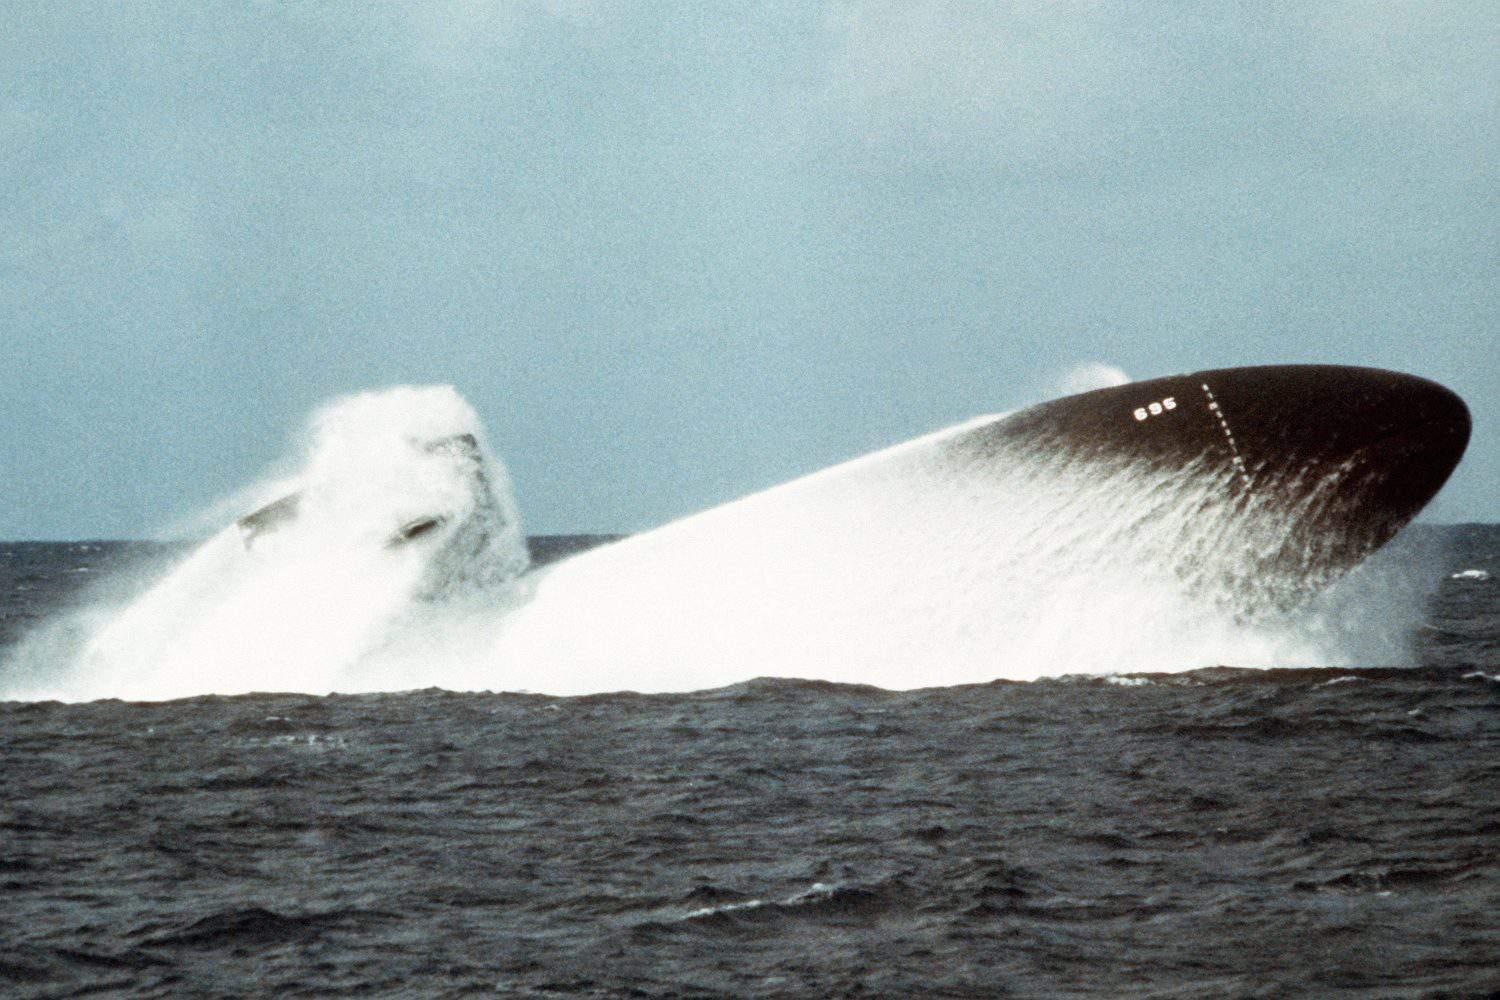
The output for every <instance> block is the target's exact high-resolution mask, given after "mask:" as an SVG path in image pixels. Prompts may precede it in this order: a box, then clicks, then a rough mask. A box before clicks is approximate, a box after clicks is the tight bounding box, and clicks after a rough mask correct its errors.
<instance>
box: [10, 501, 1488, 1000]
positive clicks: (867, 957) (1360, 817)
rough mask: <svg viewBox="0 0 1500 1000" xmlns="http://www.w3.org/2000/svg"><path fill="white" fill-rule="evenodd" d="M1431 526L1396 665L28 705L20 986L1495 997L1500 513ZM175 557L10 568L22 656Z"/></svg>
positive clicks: (19, 765)
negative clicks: (85, 601)
mask: <svg viewBox="0 0 1500 1000" xmlns="http://www.w3.org/2000/svg"><path fill="white" fill-rule="evenodd" d="M1426 530H1427V531H1428V532H1429V533H1433V532H1441V534H1442V536H1443V540H1444V541H1446V542H1447V543H1448V544H1449V546H1450V555H1449V557H1448V563H1447V565H1446V566H1445V567H1443V568H1442V570H1441V572H1440V573H1439V574H1438V577H1437V579H1436V580H1435V583H1436V584H1437V592H1436V594H1435V596H1434V597H1433V599H1432V602H1431V605H1430V608H1429V610H1428V614H1427V620H1426V622H1425V623H1424V624H1423V625H1422V627H1421V629H1420V631H1419V633H1418V634H1417V635H1416V636H1415V640H1414V641H1415V652H1414V654H1413V655H1412V657H1411V662H1410V663H1404V664H1379V665H1371V666H1370V667H1368V668H1360V669H1327V670H1295V671H1266V672H1259V671H1241V670H1227V669H1210V670H1202V671H1197V672H1194V673H1190V674H1178V675H1155V676H1143V677H1141V678H1138V680H1139V683H1121V682H1120V681H1119V680H1118V679H1116V680H1114V681H1109V680H1102V679H1065V680H1058V681H1039V682H1035V683H1029V684H1014V683H997V684H993V685H984V686H971V687H962V688H948V689H937V690H929V691H918V692H906V693H890V692H884V691H880V690H875V689H871V688H862V687H851V686H839V685H831V684H823V683H814V682H803V681H786V680H779V681H777V680H763V681H754V682H750V683H747V684H742V685H737V686H734V687H730V688H725V689H720V690H715V691H709V692H704V693H699V694H691V695H656V696H642V695H629V694H624V695H601V696H593V697H585V698H571V699H567V698H547V697H541V696H533V695H504V694H454V693H450V692H445V691H440V690H427V691H416V692H411V693H406V694H395V695H391V694H382V695H357V696H356V695H346V696H333V697H326V698H325V697H311V696H306V695H271V694H268V695H250V696H244V697H235V698H221V697H204V698H193V699H187V700H183V701H177V702H167V703H155V704H130V703H122V702H118V701H100V702H93V703H89V704H78V705H65V704H58V703H34V704H31V703H16V702H10V703H0V788H3V791H4V794H3V796H0V993H3V994H5V995H14V996H59V997H61V996H76V995H81V994H90V995H137V996H238V995H268V996H328V995H345V994H359V995H377V996H446V995H465V994H479V995H493V994H498V995H509V996H533V997H559V996H596V997H613V996H636V997H677V996H686V997H719V996H726V997H728V996H735V997H737V996H798V997H801V996H807V997H824V996H860V997H862V996H911V995H919V996H949V997H991V996H1101V997H1108V996H1121V995H1128V996H1156V997H1217V996H1255V997H1281V996H1319V997H1322V996H1359V997H1365V996H1378V997H1408V996H1412V997H1418V996H1421V997H1427V996H1434V997H1435V996H1452V997H1470V996H1491V995H1496V994H1497V991H1500V918H1497V916H1496V914H1497V913H1500V527H1495V526H1466V527H1460V528H1449V529H1431V528H1429V529H1426ZM545 544H550V545H553V546H555V545H559V544H566V542H558V541H556V540H554V541H552V542H551V543H545ZM151 555H152V550H149V549H146V548H142V547H139V546H136V547H131V546H120V545H118V544H107V543H92V544H91V545H86V544H81V543H80V544H50V545H47V544H9V545H0V595H3V596H0V643H4V642H8V641H14V640H15V639H16V638H17V637H18V636H19V635H20V634H21V633H22V632H23V631H24V630H25V629H26V628H27V627H29V625H30V624H33V623H34V622H36V621H37V620H39V619H40V618H42V617H44V616H45V615H46V614H47V612H48V611H49V609H51V608H54V607H56V606H58V605H59V604H60V603H64V602H66V600H67V598H68V596H69V595H70V594H72V593H73V592H75V591H76V590H77V588H78V586H79V585H80V581H82V580H86V579H89V578H90V577H91V576H93V575H97V574H98V572H99V571H100V568H101V567H102V566H104V565H106V564H108V563H110V562H119V561H121V560H135V559H141V558H149V557H150V556H151ZM1468 568H1475V569H1484V570H1488V571H1489V572H1491V573H1492V574H1493V578H1491V579H1488V580H1485V579H1450V578H1449V574H1450V573H1451V572H1454V571H1456V570H1459V569H1468ZM80 569H83V570H85V572H79V570H80ZM0 655H3V654H0ZM1108 669H1109V666H1108V664H1100V670H1101V671H1107V670H1108ZM766 672H767V673H768V674H772V673H774V672H775V664H767V665H766Z"/></svg>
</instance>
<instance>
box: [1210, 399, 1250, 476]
mask: <svg viewBox="0 0 1500 1000" xmlns="http://www.w3.org/2000/svg"><path fill="white" fill-rule="evenodd" d="M1202 385H1203V395H1205V396H1207V397H1208V409H1209V412H1211V413H1212V414H1213V415H1214V416H1215V417H1217V418H1218V420H1219V430H1221V431H1223V432H1224V440H1226V441H1228V442H1229V461H1230V464H1231V465H1233V466H1234V471H1235V472H1238V473H1239V474H1240V482H1242V483H1244V484H1245V488H1246V489H1249V488H1250V472H1249V470H1248V469H1246V468H1245V460H1244V458H1242V457H1241V456H1240V446H1239V445H1238V444H1236V443H1235V440H1234V431H1232V430H1230V429H1229V421H1228V420H1227V419H1226V418H1225V417H1224V409H1223V407H1221V406H1219V401H1218V400H1217V399H1214V391H1213V390H1212V389H1210V388H1209V387H1208V383H1207V382H1204V383H1202Z"/></svg>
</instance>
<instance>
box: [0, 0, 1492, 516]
mask: <svg viewBox="0 0 1500 1000" xmlns="http://www.w3.org/2000/svg"><path fill="white" fill-rule="evenodd" d="M3 19H4V30H0V171H3V173H0V343H3V345H4V346H5V348H6V350H5V357H6V358H7V359H8V361H9V363H8V364H5V365H3V366H0V417H3V422H0V475H3V484H4V485H3V492H0V538H11V539H19V538H59V539H62V538H121V537H152V536H156V535H159V534H161V533H162V532H164V531H167V530H169V526H171V525H174V524H180V523H182V521H183V520H184V518H189V517H191V516H192V515H193V513H194V512H195V511H200V510H202V509H204V508H206V507H208V506H209V505H211V504H212V503H213V502H214V501H215V500H216V499H218V498H221V497H223V496H225V495H226V494H229V493H231V492H233V491H234V490H235V489H236V488H237V487H240V486H242V485H244V484H245V483H247V482H249V481H251V480H253V479H255V478H257V477H258V476H259V475H260V474H261V472H262V471H263V470H264V469H265V468H266V467H267V466H269V465H272V464H273V463H274V462H276V461H277V459H278V457H279V456H282V455H284V454H285V453H286V452H287V450H288V448H289V447H290V446H291V443H292V442H293V441H294V440H295V435H296V432H297V429H298V428H299V427H300V426H301V425H302V424H303V422H304V420H305V419H306V418H307V416H308V414H309V413H311V412H312V411H314V410H316V409H317V408H318V407H319V406H321V405H323V404H324V403H326V402H328V401H329V400H331V399H333V398H335V397H338V396H340V395H344V394H348V393H353V392H358V391H362V390H366V389H374V388H381V387H386V386H391V385H398V384H409V383H410V384H422V383H451V384H453V385H455V386H456V387H457V388H458V389H459V391H460V392H462V393H463V394H464V396H465V397H466V398H467V399H468V400H469V401H470V402H471V403H472V404H473V406H474V407H475V409H476V410H477V411H478V412H479V414H480V416H481V417H482V419H483V420H484V422H485V424H486V426H487V428H488V431H489V435H490V438H491V441H492V443H493V445H494V447H495V450H496V451H497V452H498V453H499V454H500V455H501V456H502V457H503V459H504V460H505V461H506V463H507V464H508V465H509V467H510V469H511V472H512V475H513V477H514V479H515V482H516V487H517V493H518V496H519V501H520V504H521V510H522V514H523V517H524V518H525V524H526V527H527V529H528V530H529V531H531V532H533V533H544V532H573V531H633V530H639V529H642V528H646V527H650V526H652V525H655V524H659V523H662V522H664V521H666V520H669V519H671V518H674V517H677V516H681V515H685V514H688V513H691V512H693V511H696V510H700V509H702V508H705V507H708V506H711V505H713V504H716V503H719V502H723V501H726V500H729V499H732V498H734V497H737V496H740V495H743V494H745V493H748V492H751V491H754V490H757V489H761V488H764V487H767V486H770V485H773V484H775V483H777V482H781V481H784V480H786V479H789V478H792V477H794V476H796V475H799V474H802V473H806V472H810V471H814V470H816V469H818V468H821V467H823V466H826V465H829V464H831V463H833V462H836V461H839V460H842V459H845V458H849V457H853V456H855V455H858V454H861V453H864V452H867V451H870V450H873V449H875V448H878V447H882V446H884V445H887V444H892V443H895V442H898V441H901V440H904V439H906V438H910V437H913V436H916V435H918V434H921V433H925V432H927V431H930V430H933V429H936V428H938V427H941V426H945V425H948V424H952V423H955V422H957V421H960V420H963V419H965V418H968V417H971V416H974V415H976V414H981V413H990V412H995V411H1000V410H1006V409H1011V408H1014V407H1017V406H1021V405H1025V404H1027V403H1031V402H1036V401H1039V400H1041V399H1045V398H1048V397H1049V396H1052V395H1056V394H1059V393H1061V392H1063V391H1066V389H1067V387H1069V386H1070V385H1073V384H1074V383H1076V381H1077V378H1078V376H1077V372H1078V370H1079V369H1080V368H1085V369H1087V368H1088V366H1114V367H1117V368H1119V369H1122V370H1124V371H1125V372H1128V373H1129V374H1130V375H1131V376H1133V377H1136V378H1147V377H1155V376H1160V375H1169V374H1174V373H1178V372H1185V371H1193V370H1197V369H1202V368H1217V367H1228V366H1233V365H1248V364H1269V363H1285V362H1328V363H1343V364H1356V365H1372V366H1376V367H1382V368H1392V369H1397V370H1402V371H1408V372H1412V373H1414V374H1419V375H1423V376H1426V377H1429V378H1432V379H1435V380H1437V381H1439V382H1442V383H1444V384H1445V385H1448V386H1449V387H1450V388H1452V389H1454V390H1455V391H1457V392H1458V393H1459V394H1460V395H1461V396H1463V397H1464V398H1465V399H1466V400H1467V402H1468V404H1469V406H1470V409H1471V411H1472V412H1473V415H1474V437H1473V440H1472V442H1471V444H1470V448H1469V453H1468V456H1467V458H1466V459H1465V462H1464V464H1463V465H1462V466H1461V467H1460V469H1459V471H1458V472H1457V473H1456V474H1455V476H1454V478H1453V480H1452V481H1451V482H1450V484H1449V486H1448V488H1447V489H1446V490H1445V491H1444V493H1443V494H1442V495H1441V496H1440V497H1439V498H1438V500H1437V501H1436V502H1435V503H1434V504H1433V506H1432V507H1431V508H1429V512H1428V515H1427V517H1428V519H1429V520H1436V521H1450V522H1451V521H1476V520H1477V521H1492V522H1494V521H1500V491H1497V489H1496V485H1497V483H1500V334H1497V291H1496V289H1497V287H1500V281H1497V277H1500V274H1497V263H1500V261H1497V247H1500V241H1497V233H1500V228H1497V214H1500V213H1497V197H1496V194H1497V190H1500V187H1497V184H1496V153H1497V119H1500V114H1497V102H1500V80H1497V73H1500V58H1497V56H1496V53H1497V52H1500V5H1496V4H1495V3H1493V2H1491V0H1480V2H1474V3H1464V2H1444V3H1424V2H1418V0H1412V2H1406V3H1387V4H1374V3H1322V2H1314V0H1309V2H1299V3H1270V2H1267V3H1250V4H1191V5H1189V4H1176V3H1154V4H1153V3H1124V2H1121V3H1084V2H1072V3H1060V4H1040V3H1028V2H1019V3H1005V4H999V3H996V4H978V3H972V4H969V3H963V4H960V3H930V4H923V3H915V2H909V3H889V4H887V3H866V4H827V5H819V4H814V3H805V2H802V3H789V4H784V5H781V4H774V3H767V4H755V5H750V4H738V3H735V4H731V3H723V4H718V3H714V4H703V3H687V4H682V5H680V6H673V5H669V4H665V3H653V4H649V5H647V4H636V3H602V2H600V3H594V2H588V0H570V2H564V0H548V2H515V3H506V4H496V5H480V4H441V3H436V2H424V3H412V4H384V5H363V4H353V3H348V4H337V3H334V4H309V3H243V4H227V5H218V4H210V3H203V2H191V3H189V2H183V3H177V4H172V3H141V4H103V5H90V4H87V3H70V4H15V5H10V6H8V7H6V8H5V10H4V12H3Z"/></svg>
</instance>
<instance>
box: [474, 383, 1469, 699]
mask: <svg viewBox="0 0 1500 1000" xmlns="http://www.w3.org/2000/svg"><path fill="white" fill-rule="evenodd" d="M1468 434H1469V417H1468V413H1467V411H1466V409H1465V408H1464V405H1463V403H1462V402H1461V401H1459V400H1458V398H1457V397H1456V396H1454V395H1453V394H1452V393H1451V392H1449V391H1448V390H1446V389H1444V388H1442V387H1440V386H1437V385H1435V384H1433V383H1431V382H1428V381H1425V380H1423V379H1418V378H1413V377H1411V376H1406V375H1400V374H1396V373H1393V372H1384V371H1376V370H1371V369H1363V368H1348V367H1337V366H1314V365H1308V366H1275V367H1263V368H1238V369H1225V370H1216V371H1204V372H1195V373H1192V374H1189V375H1180V376H1173V377H1170V378H1162V379H1154V380H1150V381H1145V382H1137V383H1132V384H1129V385H1124V386H1118V387H1112V388H1108V389H1101V390H1097V391H1094V392H1088V393H1082V394H1079V395H1076V396H1070V397H1067V398H1063V399H1058V400H1053V401H1050V402H1046V403H1042V404H1040V405H1038V406H1034V407H1031V408H1029V409H1025V410H1022V411H1018V412H1015V413H1012V414H1008V415H997V416H990V417H981V418H978V419H976V420H973V421H970V422H969V423H966V424H963V425H960V426H957V427H953V428H949V429H947V430H945V431H940V432H938V433H936V434H932V435H929V436H927V437H924V438H919V439H917V440H915V441H911V442H908V443H906V444H903V445H898V446H896V447H894V448H890V449H887V450H885V451H882V452H877V453H875V454H873V455H868V456H865V457H864V458H859V459H855V460H853V461H850V462H846V463H844V464H842V465H839V466H834V467H832V468H830V469H825V470H823V471H821V472H818V473H814V474H812V475H810V476H806V477H804V478H802V479H798V480H794V481H792V482H790V483H787V484H784V485H782V486H779V487H776V488H773V489H770V490H766V491H764V492H762V493H757V494H754V495H751V496H749V497H746V498H744V499H742V500H738V501H735V502H733V503H729V504H725V505H723V506H721V507H716V508H713V509H711V510H708V511H705V512H703V513H701V514H697V515H694V516H691V517H687V518H684V519H682V520H680V521H676V522H673V523H671V524H667V525H665V526H663V527H661V528H658V529H655V530H653V531H648V532H645V533H642V534H638V535H634V536H632V537H630V538H627V539H625V540H623V541H619V542H616V543H614V544H611V545H606V546H604V547H601V548H599V549H595V550H592V551H590V552H586V553H584V554H582V555H579V556H576V557H574V558H572V559H569V560H566V561H564V562H562V563H559V564H556V565H554V566H551V567H547V568H545V569H543V570H541V571H539V572H534V573H532V574H529V575H528V576H527V577H526V578H523V585H524V586H525V588H527V594H526V595H525V600H524V602H523V604H522V606H521V607H519V608H517V609H516V610H515V612H514V613H513V614H511V615H509V616H508V617H507V619H506V620H505V621H504V622H503V623H502V632H501V634H500V636H499V638H498V642H497V649H496V655H497V662H498V667H499V669H498V674H497V676H496V680H498V681H499V683H500V684H501V685H502V686H507V687H512V686H514V687H524V688H526V689H529V690H534V691H542V692H547V693H555V694H572V693H584V692H589V691H604V690H619V689H622V688H629V689H633V690H639V691H671V690H691V689H694V688H708V687H715V686H718V685H721V684H727V683H733V682H735V681H742V680H745V679H746V678H749V677H754V676H757V675H758V674H763V673H769V672H774V673H776V674H777V675H779V676H793V677H807V678H816V679H822V680H831V681H840V682H853V683H867V684H875V685H878V686H881V687H888V688H914V687H925V686H931V685H946V684H958V683H970V682H981V681H988V680H993V679H995V678H1004V677H1011V678H1015V679H1029V678H1034V677H1037V676H1047V675H1057V674H1064V673H1097V672H1099V671H1101V670H1103V671H1129V670H1177V669H1190V668H1192V667H1195V666H1205V665H1210V664H1214V663H1225V662H1236V663H1242V664H1249V663H1257V664H1261V665H1270V664H1282V665H1294V664H1301V663H1319V662H1320V663H1327V662H1333V660H1332V659H1330V658H1329V657H1331V656H1333V655H1334V654H1333V653H1330V652H1329V651H1328V650H1324V649H1312V648H1304V646H1303V645H1301V643H1302V639H1303V638H1304V636H1303V635H1302V633H1301V632H1300V631H1299V630H1298V629H1297V628H1296V627H1282V626H1279V625H1275V624H1274V623H1275V622H1277V621H1281V620H1283V619H1284V617H1285V615H1287V614H1288V613H1289V612H1292V611H1296V610H1297V609H1299V608H1300V607H1302V606H1303V605H1305V604H1307V603H1308V602H1309V601H1311V600H1313V599H1314V598H1315V597H1316V596H1317V595H1318V593H1319V591H1321V590H1323V589H1324V588H1326V587H1327V586H1328V585H1329V584H1330V583H1332V582H1334V581H1335V580H1337V579H1338V578H1339V577H1340V576H1342V575H1343V574H1345V573H1346V572H1347V571H1348V570H1349V569H1350V568H1352V567H1353V566H1355V565H1356V564H1358V563H1359V562H1360V561H1361V560H1362V559H1364V558H1365V557H1366V556H1368V555H1369V554H1370V553H1371V552H1373V551H1374V550H1375V549H1377V548H1378V547H1379V546H1380V545H1382V544H1383V543H1384V542H1386V541H1387V540H1389V539H1390V537H1391V536H1392V535H1393V534H1395V532H1396V531H1398V530H1399V529H1400V527H1401V526H1402V525H1404V524H1405V523H1406V522H1407V521H1409V520H1410V519H1411V518H1412V517H1413V516H1414V515H1415V514H1416V513H1417V512H1418V511H1419V510H1420V509H1421V508H1422V506H1423V505H1424V504H1425V503H1427V501H1428V500H1430V499H1431V498H1432V496H1433V495H1434V494H1435V493H1436V492H1437V491H1438V489H1439V488H1440V487H1441V486H1442V484H1443V482H1444V481H1445V480H1446V479H1447V477H1448V475H1449V473H1451V472H1452V470H1453V468H1454V466H1455V465H1456V464H1457V462H1458V459H1459V457H1460V456H1461V455H1462V453H1463V449H1464V446H1465V444H1466V442H1467V439H1468ZM1268 622H1269V623H1273V624H1270V625H1267V624H1266V623H1268ZM1257 630H1259V631H1257Z"/></svg>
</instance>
